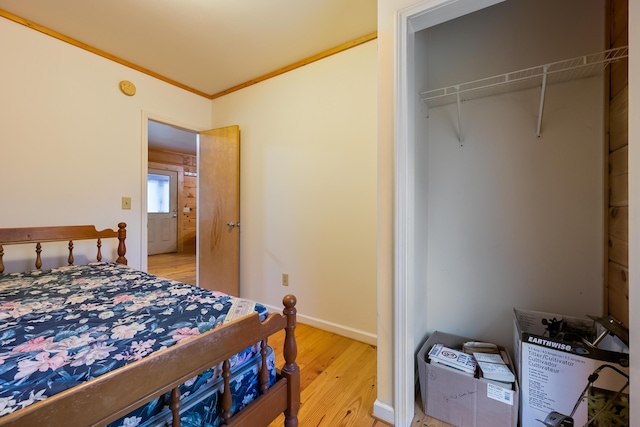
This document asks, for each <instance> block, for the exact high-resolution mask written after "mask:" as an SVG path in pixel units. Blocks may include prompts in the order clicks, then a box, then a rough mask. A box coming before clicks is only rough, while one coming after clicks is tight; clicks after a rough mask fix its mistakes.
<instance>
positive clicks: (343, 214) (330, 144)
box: [213, 41, 377, 343]
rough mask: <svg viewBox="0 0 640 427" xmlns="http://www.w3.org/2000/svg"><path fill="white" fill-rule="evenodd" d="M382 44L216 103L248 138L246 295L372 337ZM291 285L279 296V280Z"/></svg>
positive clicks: (223, 121) (224, 119)
mask: <svg viewBox="0 0 640 427" xmlns="http://www.w3.org/2000/svg"><path fill="white" fill-rule="evenodd" d="M376 52H377V51H376V42H375V41H373V42H369V43H366V44H364V45H361V46H358V47H355V48H352V49H349V50H347V51H345V52H342V53H340V54H337V55H333V56H331V57H328V58H326V59H323V60H321V61H318V62H315V63H312V64H310V65H307V66H304V67H302V68H299V69H296V70H294V71H291V72H288V73H286V74H283V75H280V76H278V77H275V78H272V79H269V80H267V81H265V82H262V83H259V84H256V85H253V86H250V87H248V88H245V89H243V90H241V91H238V92H235V93H232V94H230V95H226V96H224V97H222V98H218V99H215V100H214V101H213V125H214V127H222V126H228V125H234V124H237V125H239V126H240V131H241V143H240V147H241V149H240V151H241V160H240V165H241V166H240V169H241V173H240V175H241V177H240V181H241V201H240V217H241V218H240V223H241V229H240V230H241V237H240V247H241V254H240V270H241V272H240V295H241V296H244V297H247V298H251V299H255V300H258V301H261V302H264V303H267V304H269V305H271V306H273V307H281V300H282V297H283V296H284V295H285V294H286V293H292V294H294V295H296V296H297V298H298V306H297V308H298V313H299V316H300V318H301V321H303V322H305V323H309V324H312V325H317V326H319V327H322V328H325V329H328V330H333V331H336V332H339V333H341V334H344V335H347V336H351V337H354V338H357V339H360V340H363V341H365V342H370V343H375V336H376V310H375V307H376V218H377V216H376V125H375V124H376V111H377V110H376V108H377V95H376V65H375V64H376V63H375V61H376V54H377V53H376ZM283 273H287V274H289V286H288V287H286V288H285V287H283V286H282V284H281V282H282V278H281V277H282V274H283Z"/></svg>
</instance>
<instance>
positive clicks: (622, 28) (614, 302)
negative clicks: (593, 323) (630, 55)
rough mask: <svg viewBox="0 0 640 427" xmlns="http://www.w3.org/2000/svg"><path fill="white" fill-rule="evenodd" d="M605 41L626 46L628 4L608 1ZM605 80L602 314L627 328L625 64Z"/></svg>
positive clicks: (621, 0) (616, 65)
mask: <svg viewBox="0 0 640 427" xmlns="http://www.w3.org/2000/svg"><path fill="white" fill-rule="evenodd" d="M608 5H609V10H608V28H609V33H608V39H609V44H610V47H611V48H616V47H622V46H626V45H628V43H629V37H628V9H629V6H628V0H609V3H608ZM608 76H609V87H608V93H609V106H608V117H607V118H606V119H607V120H605V122H608V133H609V176H608V181H609V218H608V222H607V227H608V234H609V235H608V239H607V242H608V245H607V248H606V250H607V258H608V263H607V274H606V279H605V294H604V301H605V312H606V313H605V314H610V315H611V316H613V317H614V318H616V319H618V320H620V321H621V322H623V323H624V324H626V325H627V326H628V325H629V285H628V278H629V209H628V206H629V173H628V172H629V153H628V144H629V131H628V125H629V89H628V81H629V78H628V61H627V60H626V59H625V60H623V61H618V62H616V63H614V64H612V65H611V70H610V73H609V74H608Z"/></svg>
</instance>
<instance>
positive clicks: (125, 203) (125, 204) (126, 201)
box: [122, 197, 131, 210]
mask: <svg viewBox="0 0 640 427" xmlns="http://www.w3.org/2000/svg"><path fill="white" fill-rule="evenodd" d="M122 209H126V210H129V209H131V197H123V198H122Z"/></svg>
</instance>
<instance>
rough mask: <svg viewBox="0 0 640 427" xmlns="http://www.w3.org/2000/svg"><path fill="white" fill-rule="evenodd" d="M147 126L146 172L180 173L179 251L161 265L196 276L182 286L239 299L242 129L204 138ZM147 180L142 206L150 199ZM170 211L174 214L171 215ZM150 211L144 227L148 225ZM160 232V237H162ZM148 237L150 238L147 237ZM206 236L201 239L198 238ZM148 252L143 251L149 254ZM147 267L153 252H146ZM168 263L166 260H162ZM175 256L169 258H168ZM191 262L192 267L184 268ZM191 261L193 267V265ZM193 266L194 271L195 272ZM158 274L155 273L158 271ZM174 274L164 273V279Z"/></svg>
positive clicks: (161, 126)
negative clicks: (214, 291) (197, 287)
mask: <svg viewBox="0 0 640 427" xmlns="http://www.w3.org/2000/svg"><path fill="white" fill-rule="evenodd" d="M143 120H145V121H146V122H147V130H148V135H147V153H146V154H147V162H146V163H147V167H146V168H145V172H146V171H147V170H160V171H175V172H177V209H176V211H175V212H173V211H172V212H170V216H173V214H174V213H175V215H176V216H177V247H176V251H175V252H173V253H172V254H175V259H173V260H168V261H167V260H163V261H162V262H160V265H164V266H167V265H168V266H169V267H172V266H173V265H180V268H179V270H183V271H184V270H187V271H194V270H195V278H190V279H191V280H180V279H179V278H176V279H178V280H179V281H183V282H184V281H186V282H188V283H193V284H196V285H197V286H202V287H204V288H208V289H212V290H217V291H221V292H225V293H227V294H230V295H235V296H238V295H239V279H240V278H239V275H240V266H239V263H240V230H239V227H240V129H239V127H238V126H236V125H234V126H228V127H224V128H219V129H211V130H206V131H201V132H196V131H190V130H187V129H185V128H182V127H177V126H174V125H169V124H166V123H161V122H159V121H155V120H153V119H151V118H150V117H143ZM147 179H148V178H147V176H146V174H145V177H144V185H143V195H144V196H143V202H144V203H143V204H146V202H147V200H148V199H149V196H148V192H149V189H148V188H147ZM170 210H171V209H170ZM147 220H148V219H147V212H146V209H145V210H144V212H143V223H147ZM164 232H165V230H162V231H161V232H160V233H164ZM145 233H146V234H145ZM158 233H159V232H158V231H156V230H151V229H150V228H149V226H148V227H147V229H146V230H143V236H142V243H143V245H144V244H146V245H147V246H148V242H147V240H148V239H150V238H151V237H152V236H151V234H154V235H157V234H158ZM199 236H202V238H201V239H200V238H198V237H199ZM147 246H144V248H147ZM143 254H144V255H145V256H143V257H142V258H143V260H144V261H145V262H146V265H143V266H142V268H143V269H146V270H147V271H150V272H151V273H153V271H151V270H149V266H151V265H154V266H157V265H158V264H159V263H158V262H153V263H152V262H151V261H150V257H157V256H159V255H151V254H152V251H150V250H148V251H144V250H143ZM161 256H162V257H164V258H166V257H167V254H162V255H161ZM169 256H171V254H169ZM185 257H187V258H188V260H189V261H188V263H187V262H185ZM191 259H193V261H191ZM193 265H195V269H194V268H193ZM154 268H155V267H154ZM170 274H171V269H169V270H168V271H167V270H166V269H165V270H163V272H162V274H159V275H162V276H163V277H167V276H168V275H170Z"/></svg>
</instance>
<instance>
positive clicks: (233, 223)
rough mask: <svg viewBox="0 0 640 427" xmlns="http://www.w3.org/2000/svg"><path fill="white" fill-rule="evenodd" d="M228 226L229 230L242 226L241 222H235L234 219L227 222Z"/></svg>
mask: <svg viewBox="0 0 640 427" xmlns="http://www.w3.org/2000/svg"><path fill="white" fill-rule="evenodd" d="M227 227H229V231H231V230H233V227H240V223H239V222H238V223H235V222H233V221H229V222H228V223H227Z"/></svg>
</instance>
